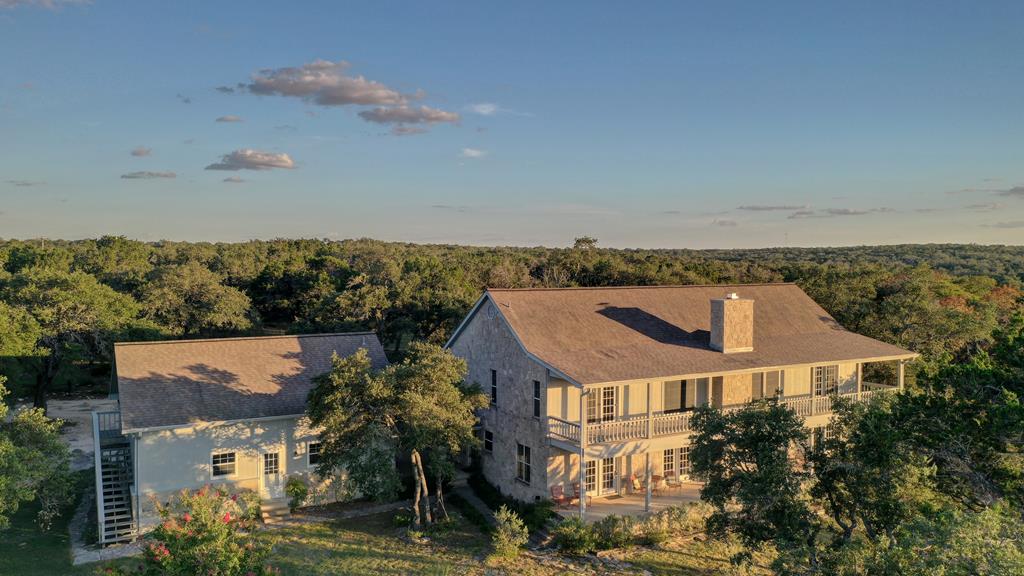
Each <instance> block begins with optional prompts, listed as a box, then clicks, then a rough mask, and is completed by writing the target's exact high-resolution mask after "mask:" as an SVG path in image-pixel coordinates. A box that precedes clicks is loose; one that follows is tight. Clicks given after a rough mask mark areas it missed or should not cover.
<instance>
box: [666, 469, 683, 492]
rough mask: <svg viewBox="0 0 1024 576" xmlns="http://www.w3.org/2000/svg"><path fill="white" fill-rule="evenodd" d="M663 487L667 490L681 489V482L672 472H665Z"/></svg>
mask: <svg viewBox="0 0 1024 576" xmlns="http://www.w3.org/2000/svg"><path fill="white" fill-rule="evenodd" d="M665 487H666V488H668V489H669V490H676V489H681V488H682V487H683V483H682V481H681V480H679V476H678V475H676V473H675V471H674V470H669V471H667V472H665Z"/></svg>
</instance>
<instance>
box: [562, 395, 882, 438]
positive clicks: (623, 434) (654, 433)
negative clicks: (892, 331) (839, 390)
mask: <svg viewBox="0 0 1024 576" xmlns="http://www.w3.org/2000/svg"><path fill="white" fill-rule="evenodd" d="M896 389H897V387H896V386H887V385H884V384H875V383H870V382H864V383H863V384H862V388H861V391H859V392H849V393H845V394H832V395H828V396H801V397H781V398H778V399H777V400H776V401H777V402H778V403H779V404H781V405H783V406H788V407H789V408H790V409H792V410H793V411H794V412H795V413H796V414H797V415H798V416H802V417H804V418H809V417H812V416H822V415H828V414H831V413H832V405H833V403H834V402H835V400H836V399H837V398H843V399H849V400H855V401H863V400H867V399H868V398H871V397H872V396H875V395H877V394H886V393H889V392H892V391H895V390H896ZM745 405H746V403H742V404H733V405H725V406H723V407H722V409H723V410H726V411H728V410H737V409H739V408H742V407H743V406H745ZM692 418H693V411H692V410H684V411H679V412H672V413H660V414H651V415H650V416H647V415H646V414H644V415H640V416H630V417H619V418H612V419H603V420H597V421H595V420H591V421H588V422H587V424H586V427H585V428H586V443H587V445H594V444H608V443H616V442H629V441H634V440H644V439H651V438H660V437H665V436H674V435H680V436H683V435H688V434H690V433H692V432H693V429H692V427H691V421H692ZM547 433H548V437H549V438H551V439H552V440H555V441H560V442H563V443H569V444H574V445H579V444H580V423H579V422H572V421H569V420H565V419H562V418H557V417H554V416H548V417H547Z"/></svg>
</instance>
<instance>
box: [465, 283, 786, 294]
mask: <svg viewBox="0 0 1024 576" xmlns="http://www.w3.org/2000/svg"><path fill="white" fill-rule="evenodd" d="M729 286H796V282H751V283H749V284H742V283H731V284H652V285H649V286H565V287H559V288H554V287H546V286H539V287H535V288H484V291H486V292H545V291H550V292H560V291H570V290H639V289H653V288H726V287H729Z"/></svg>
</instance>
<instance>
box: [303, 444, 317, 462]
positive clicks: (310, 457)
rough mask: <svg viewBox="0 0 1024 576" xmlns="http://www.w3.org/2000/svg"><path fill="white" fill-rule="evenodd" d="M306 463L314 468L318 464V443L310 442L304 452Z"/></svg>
mask: <svg viewBox="0 0 1024 576" xmlns="http://www.w3.org/2000/svg"><path fill="white" fill-rule="evenodd" d="M306 463H307V464H308V465H309V466H316V465H317V464H319V463H320V443H319V442H310V443H309V448H308V449H307V450H306Z"/></svg>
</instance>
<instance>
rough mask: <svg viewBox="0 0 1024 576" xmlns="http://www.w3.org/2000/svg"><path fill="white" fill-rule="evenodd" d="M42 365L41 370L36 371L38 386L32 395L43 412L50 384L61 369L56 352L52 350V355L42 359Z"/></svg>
mask: <svg viewBox="0 0 1024 576" xmlns="http://www.w3.org/2000/svg"><path fill="white" fill-rule="evenodd" d="M40 363H41V366H40V367H39V371H38V372H36V386H35V390H34V391H33V395H32V404H33V405H34V406H35V407H36V408H42V409H43V412H45V411H46V395H47V394H48V393H49V392H50V386H52V385H53V381H54V379H56V378H57V370H59V369H60V359H59V358H58V357H56V353H55V352H52V351H51V352H50V355H49V356H47V357H45V358H43V359H42V360H40Z"/></svg>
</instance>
